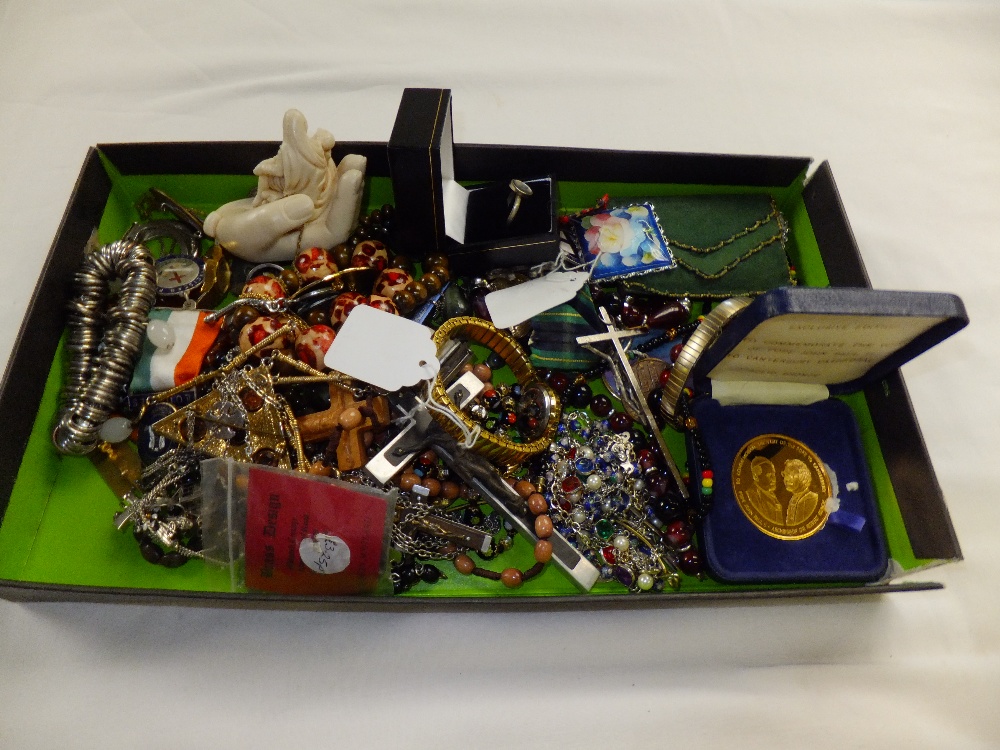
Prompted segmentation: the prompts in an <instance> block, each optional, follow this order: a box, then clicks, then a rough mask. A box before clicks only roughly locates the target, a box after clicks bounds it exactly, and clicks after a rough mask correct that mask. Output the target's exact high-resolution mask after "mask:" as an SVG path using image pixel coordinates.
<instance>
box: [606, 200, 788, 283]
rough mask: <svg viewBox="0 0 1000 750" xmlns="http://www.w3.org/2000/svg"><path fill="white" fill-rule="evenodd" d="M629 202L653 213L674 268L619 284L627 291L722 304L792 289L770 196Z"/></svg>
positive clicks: (784, 228)
mask: <svg viewBox="0 0 1000 750" xmlns="http://www.w3.org/2000/svg"><path fill="white" fill-rule="evenodd" d="M630 201H631V202H635V203H639V202H644V203H650V204H651V205H652V206H653V207H654V209H655V211H656V214H657V216H658V217H659V219H660V225H661V226H662V228H663V234H664V236H665V238H666V240H667V243H668V244H669V247H670V251H671V253H672V254H673V257H674V260H675V261H676V262H677V266H676V267H675V268H671V269H668V270H664V271H658V272H654V273H650V274H646V275H644V276H641V277H637V278H633V279H629V280H626V281H622V282H620V283H622V284H623V285H624V286H625V287H626V288H627V289H629V290H632V291H635V292H639V293H645V294H662V295H666V296H671V297H699V298H720V299H721V298H727V297H734V296H739V295H755V294H761V293H762V292H765V291H767V290H768V289H773V288H775V287H779V286H787V285H788V284H791V283H792V276H791V269H790V267H789V265H788V256H787V255H786V254H785V241H786V236H787V233H788V225H787V223H786V221H785V218H784V217H783V216H782V215H781V212H780V211H779V210H778V208H777V206H776V205H775V203H774V200H773V199H772V198H771V197H770V196H767V195H759V194H758V195H754V194H749V195H746V194H740V195H691V196H669V197H659V198H656V197H654V198H632V199H630ZM613 204H614V201H612V205H613Z"/></svg>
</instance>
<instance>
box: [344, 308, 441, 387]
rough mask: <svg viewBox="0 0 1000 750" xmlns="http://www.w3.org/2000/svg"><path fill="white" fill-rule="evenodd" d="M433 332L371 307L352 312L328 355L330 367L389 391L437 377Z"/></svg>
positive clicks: (406, 319) (437, 364)
mask: <svg viewBox="0 0 1000 750" xmlns="http://www.w3.org/2000/svg"><path fill="white" fill-rule="evenodd" d="M432 334H433V331H431V329H430V328H428V327H427V326H424V325H421V324H420V323H416V322H414V321H412V320H409V319H408V318H401V317H399V316H398V315H393V314H392V313H387V312H385V311H383V310H378V309H376V308H374V307H368V306H367V305H360V306H358V307H355V308H354V309H353V310H351V314H350V315H348V316H347V320H346V321H344V325H343V326H341V328H340V331H339V332H338V333H337V338H335V339H334V340H333V343H332V344H330V348H329V349H328V350H327V352H326V359H325V360H324V361H325V362H326V366H327V367H329V368H330V369H332V370H337V371H338V372H342V373H344V374H345V375H350V376H351V377H352V378H356V379H357V380H361V381H363V382H365V383H369V384H370V385H374V386H376V387H378V388H382V389H383V390H386V391H398V390H399V389H400V388H403V387H404V386H408V385H416V384H417V383H419V382H421V381H423V380H429V379H430V378H433V377H435V376H436V375H437V373H438V370H439V369H440V368H441V363H440V362H438V359H437V347H436V346H435V345H434V342H433V341H432V340H431V335H432Z"/></svg>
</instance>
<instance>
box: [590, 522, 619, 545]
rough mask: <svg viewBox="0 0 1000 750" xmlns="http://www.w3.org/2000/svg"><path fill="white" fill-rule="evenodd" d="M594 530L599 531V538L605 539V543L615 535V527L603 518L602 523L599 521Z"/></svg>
mask: <svg viewBox="0 0 1000 750" xmlns="http://www.w3.org/2000/svg"><path fill="white" fill-rule="evenodd" d="M594 528H595V529H596V531H597V536H599V537H600V538H601V539H604V540H605V541H607V540H608V539H610V538H611V536H612V535H613V534H614V533H615V525H614V524H613V523H611V521H609V520H608V519H606V518H602V519H601V520H600V521H598V522H597V523H596V524H595V526H594Z"/></svg>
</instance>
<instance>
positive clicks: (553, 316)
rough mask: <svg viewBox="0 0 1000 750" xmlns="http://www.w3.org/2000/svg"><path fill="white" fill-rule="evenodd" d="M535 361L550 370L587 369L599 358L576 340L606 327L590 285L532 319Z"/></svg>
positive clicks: (532, 355) (533, 359)
mask: <svg viewBox="0 0 1000 750" xmlns="http://www.w3.org/2000/svg"><path fill="white" fill-rule="evenodd" d="M531 326H532V333H531V364H533V365H534V366H535V367H546V368H548V369H550V370H587V369H589V368H591V367H593V366H594V364H596V363H597V362H598V360H599V357H598V356H597V355H596V354H594V353H593V352H589V351H587V350H586V349H584V348H583V347H581V346H580V345H579V344H577V343H576V337H577V336H588V335H590V334H594V333H597V332H598V331H601V330H604V326H602V325H601V324H600V319H599V318H598V317H597V310H596V309H595V308H594V301H593V299H591V296H590V288H589V287H587V286H584V287H583V289H581V290H580V291H579V292H578V293H577V295H576V297H574V298H573V299H571V300H570V301H569V302H567V303H565V304H562V305H557V306H556V307H553V308H552V309H551V310H546V311H545V312H543V313H541V314H539V315H536V316H535V317H533V318H532V319H531Z"/></svg>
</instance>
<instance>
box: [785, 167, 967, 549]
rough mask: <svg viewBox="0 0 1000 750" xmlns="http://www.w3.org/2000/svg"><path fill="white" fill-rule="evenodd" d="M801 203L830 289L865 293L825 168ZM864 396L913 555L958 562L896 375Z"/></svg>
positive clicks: (861, 269) (857, 256)
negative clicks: (804, 208)
mask: <svg viewBox="0 0 1000 750" xmlns="http://www.w3.org/2000/svg"><path fill="white" fill-rule="evenodd" d="M802 198H803V200H804V201H805V204H806V209H807V210H808V212H809V218H810V220H811V221H812V225H813V232H814V233H815V235H816V241H817V243H818V245H819V247H820V254H821V255H822V256H823V263H824V265H825V266H826V272H827V275H828V277H829V279H830V285H831V286H854V287H868V288H871V282H870V281H869V279H868V273H867V271H866V270H865V266H864V263H863V261H862V259H861V250H860V248H859V247H858V244H857V241H856V240H855V238H854V232H853V231H852V230H851V226H850V224H849V223H848V219H847V213H846V212H845V211H844V204H843V202H842V201H841V198H840V192H839V191H838V190H837V184H836V182H834V179H833V170H832V169H831V168H830V163H829V162H823V163H822V164H820V165H819V167H817V169H816V171H815V172H814V173H813V175H812V177H811V179H810V180H809V181H808V182H807V183H806V185H805V189H804V190H803V192H802ZM864 393H865V399H866V400H867V401H868V410H869V411H870V412H871V416H872V422H873V423H874V425H875V434H876V435H877V436H878V440H879V445H880V446H881V448H882V455H883V458H884V459H885V464H886V468H887V470H888V472H889V479H890V480H891V481H892V486H893V490H894V491H895V493H896V499H897V501H898V503H899V510H900V513H901V514H902V516H903V523H904V525H905V526H906V532H907V535H908V536H909V538H910V545H911V547H912V548H913V554H914V555H915V556H916V557H918V558H927V559H940V560H960V559H962V550H961V548H960V547H959V544H958V537H957V536H956V534H955V528H954V526H953V525H952V522H951V516H950V514H949V513H948V507H947V505H946V504H945V500H944V493H942V491H941V485H940V484H938V481H937V477H936V476H935V474H934V469H933V466H932V465H931V459H930V455H929V454H928V452H927V445H926V443H925V442H924V437H923V433H922V432H921V431H920V426H919V424H918V423H917V418H916V415H915V414H914V413H913V405H912V403H911V402H910V396H909V393H908V392H907V390H906V384H905V383H904V381H903V376H902V374H901V373H900V372H899V371H898V370H896V371H895V372H893V373H891V374H890V375H889V376H887V377H886V378H885V379H884V380H882V381H880V382H878V383H875V384H873V385H871V386H869V387H868V388H866V389H865V392H864Z"/></svg>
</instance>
